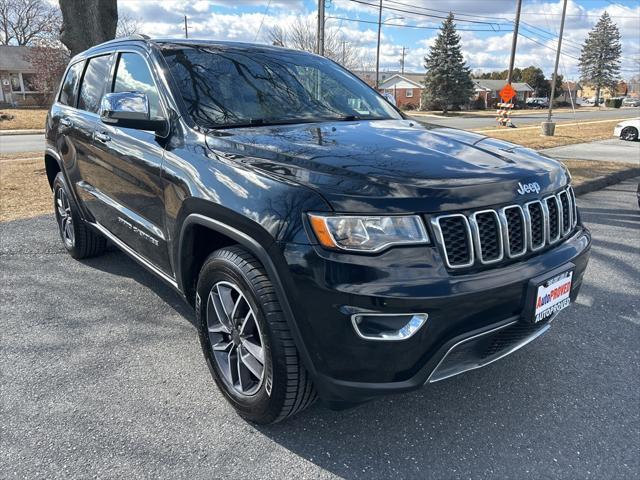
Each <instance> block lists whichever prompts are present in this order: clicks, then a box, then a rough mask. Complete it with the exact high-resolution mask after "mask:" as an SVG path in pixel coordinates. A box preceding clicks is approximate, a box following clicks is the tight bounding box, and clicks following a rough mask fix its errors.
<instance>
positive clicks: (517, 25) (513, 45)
mask: <svg viewBox="0 0 640 480" xmlns="http://www.w3.org/2000/svg"><path fill="white" fill-rule="evenodd" d="M521 8H522V0H518V3H517V5H516V21H515V25H514V27H513V40H512V41H511V58H510V59H509V74H508V75H507V83H508V84H509V85H511V77H512V76H513V64H514V62H515V61H516V46H517V45H518V30H519V28H520V9H521Z"/></svg>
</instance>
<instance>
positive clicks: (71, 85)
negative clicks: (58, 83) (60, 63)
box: [58, 62, 84, 107]
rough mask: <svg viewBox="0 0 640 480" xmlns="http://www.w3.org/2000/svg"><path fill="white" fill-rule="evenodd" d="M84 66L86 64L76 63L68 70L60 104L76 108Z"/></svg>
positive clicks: (59, 99) (61, 91)
mask: <svg viewBox="0 0 640 480" xmlns="http://www.w3.org/2000/svg"><path fill="white" fill-rule="evenodd" d="M83 65H84V62H78V63H74V64H73V65H71V66H70V67H69V70H67V74H66V75H65V77H64V81H63V82H62V88H61V89H60V97H59V98H58V102H59V103H61V104H62V105H69V106H70V107H75V106H76V98H77V97H76V92H77V91H78V90H77V87H78V81H79V80H80V74H81V73H82V66H83Z"/></svg>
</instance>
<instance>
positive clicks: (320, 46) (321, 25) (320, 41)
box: [316, 0, 325, 57]
mask: <svg viewBox="0 0 640 480" xmlns="http://www.w3.org/2000/svg"><path fill="white" fill-rule="evenodd" d="M324 2H325V0H318V39H317V43H318V45H317V48H316V50H317V51H316V53H317V54H318V55H322V56H323V57H324Z"/></svg>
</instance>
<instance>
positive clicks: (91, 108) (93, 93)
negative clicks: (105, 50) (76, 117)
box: [78, 55, 109, 113]
mask: <svg viewBox="0 0 640 480" xmlns="http://www.w3.org/2000/svg"><path fill="white" fill-rule="evenodd" d="M108 76H109V55H103V56H101V57H94V58H92V59H91V60H89V65H87V68H86V70H85V72H84V77H82V85H80V94H79V99H78V108H80V109H82V110H86V111H87V112H93V113H98V110H99V108H100V100H101V99H102V92H103V91H104V86H105V83H106V81H107V77H108Z"/></svg>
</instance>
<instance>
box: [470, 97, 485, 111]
mask: <svg viewBox="0 0 640 480" xmlns="http://www.w3.org/2000/svg"><path fill="white" fill-rule="evenodd" d="M471 108H472V109H473V110H486V109H487V107H486V106H485V104H484V99H483V98H478V99H476V100H474V101H472V102H471Z"/></svg>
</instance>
